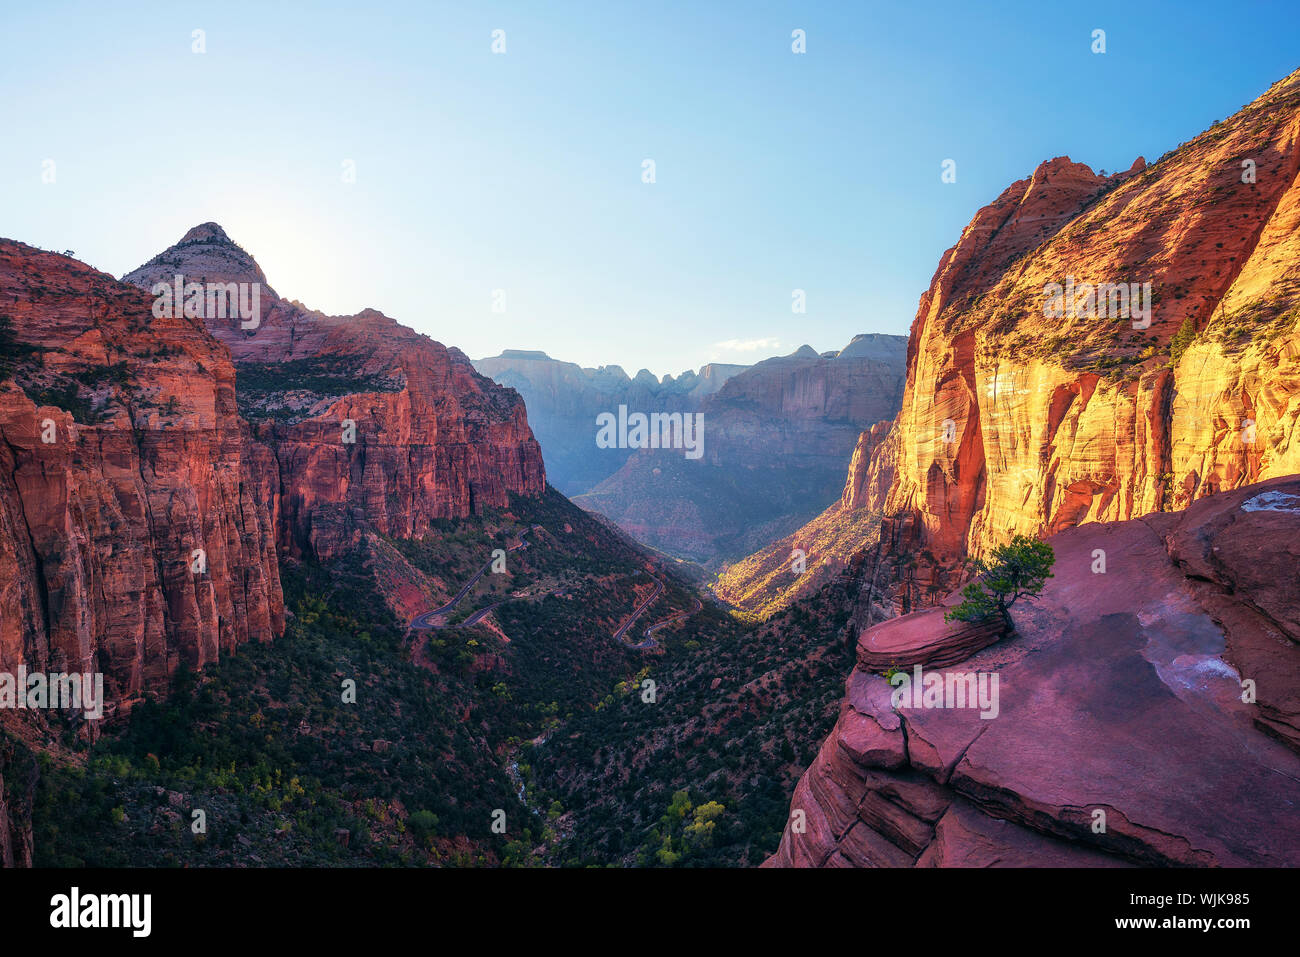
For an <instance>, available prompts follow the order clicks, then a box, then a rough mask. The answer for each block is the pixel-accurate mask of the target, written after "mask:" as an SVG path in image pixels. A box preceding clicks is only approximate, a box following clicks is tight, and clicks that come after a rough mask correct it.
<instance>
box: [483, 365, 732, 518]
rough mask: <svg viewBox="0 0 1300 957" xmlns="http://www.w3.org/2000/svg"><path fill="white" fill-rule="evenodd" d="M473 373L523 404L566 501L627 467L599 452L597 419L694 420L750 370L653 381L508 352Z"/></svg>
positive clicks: (646, 375) (613, 453)
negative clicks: (688, 416)
mask: <svg viewBox="0 0 1300 957" xmlns="http://www.w3.org/2000/svg"><path fill="white" fill-rule="evenodd" d="M474 368H475V369H476V370H478V371H479V372H480V373H482V374H483V375H485V376H488V377H489V378H491V379H493V380H494V381H495V382H496V383H497V384H499V385H504V386H509V387H510V388H512V389H514V390H515V391H517V392H518V393H519V394H520V395H521V396H523V398H524V403H525V404H526V405H527V407H528V421H529V424H530V425H532V428H533V434H534V435H535V436H536V437H537V441H538V442H540V443H541V445H542V454H543V456H544V457H545V459H546V470H547V478H548V479H549V480H550V482H551V484H552V485H554V486H555V487H556V488H557V489H559V490H560V491H561V492H563V493H564V494H565V495H570V496H572V495H579V494H581V493H583V492H587V491H590V490H591V489H592V488H594V487H595V486H596V485H597V484H599V483H600V482H601V481H602V480H604V479H606V478H608V477H609V476H611V475H613V474H614V473H615V472H617V471H618V470H619V468H620V467H621V466H622V465H623V463H624V462H626V461H627V458H628V451H627V450H626V449H602V448H599V447H597V445H596V441H595V438H596V424H595V423H596V416H597V415H599V414H600V413H601V412H617V410H618V407H619V406H620V405H625V406H627V407H628V408H629V409H632V410H637V409H639V410H642V411H647V412H648V411H652V410H653V411H657V412H688V411H689V412H693V411H695V410H697V409H698V408H699V404H700V402H701V401H702V400H703V399H704V398H705V397H706V396H709V395H712V394H713V393H714V392H717V391H718V390H719V389H720V388H722V384H723V383H724V382H726V381H727V380H728V379H730V378H731V377H732V376H734V375H736V374H737V373H739V372H743V371H745V369H747V368H749V367H748V366H743V365H728V364H724V363H710V364H709V365H705V366H702V367H701V368H700V370H699V371H698V372H693V371H690V370H687V371H686V372H683V373H682V374H681V375H680V376H677V377H676V378H674V377H673V376H671V375H666V376H664V377H663V379H662V380H660V379H658V378H656V377H655V376H654V374H653V373H651V372H650V371H649V370H648V369H642V370H641V371H640V372H638V373H637V374H636V375H635V376H629V375H628V374H627V373H626V372H624V371H623V368H622V367H621V366H616V365H608V366H600V367H599V368H595V369H591V368H583V367H581V366H579V365H578V364H577V363H574V362H562V361H560V360H558V359H552V358H551V357H550V356H548V355H547V354H546V353H545V352H538V351H532V350H525V349H507V350H505V351H504V352H502V353H501V355H499V356H492V357H490V358H487V359H477V360H475V362H474Z"/></svg>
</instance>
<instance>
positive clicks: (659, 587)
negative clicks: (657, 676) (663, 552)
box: [614, 578, 664, 648]
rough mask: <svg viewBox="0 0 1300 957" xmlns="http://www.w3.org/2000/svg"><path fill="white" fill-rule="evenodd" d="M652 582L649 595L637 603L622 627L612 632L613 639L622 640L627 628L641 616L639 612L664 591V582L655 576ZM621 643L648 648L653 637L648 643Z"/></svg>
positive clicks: (651, 643) (652, 641) (630, 646)
mask: <svg viewBox="0 0 1300 957" xmlns="http://www.w3.org/2000/svg"><path fill="white" fill-rule="evenodd" d="M654 582H655V590H654V591H652V592H651V593H650V597H649V598H647V599H646V600H645V601H643V602H641V604H639V605H637V606H636V608H635V609H633V611H632V617H631V618H629V619H628V620H627V621H625V622H623V625H622V627H620V628H619V630H618V631H616V632H614V640H615V641H623V636H624V635H625V634H627V630H628V629H629V628H631V627H632V625H633V624H634V623H635V622H636V620H637V619H638V618H640V617H641V612H643V611H645V610H646V608H647V607H649V605H650V603H651V602H652V601H654V600H655V599H656V598H658V597H659V596H660V595H662V594H663V593H664V583H663V582H661V581H660V580H659V579H657V578H656V579H655V580H654ZM623 644H625V645H627V646H628V647H629V648H649V647H650V646H651V645H653V644H654V639H653V638H651V639H649V643H647V642H644V641H643V642H641V643H640V644H635V645H632V644H628V643H627V642H625V641H624V642H623Z"/></svg>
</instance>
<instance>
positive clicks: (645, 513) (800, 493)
mask: <svg viewBox="0 0 1300 957" xmlns="http://www.w3.org/2000/svg"><path fill="white" fill-rule="evenodd" d="M904 355H905V354H904V342H903V339H902V337H901V336H886V335H877V334H868V335H859V336H856V337H854V339H853V341H852V342H850V343H849V344H848V345H847V346H845V347H844V348H843V349H841V350H838V351H834V352H827V353H824V354H819V353H817V352H816V351H814V350H813V349H812V348H811V347H809V346H803V347H802V348H800V349H798V350H797V351H795V352H794V353H791V354H790V355H788V356H780V357H777V358H772V359H766V360H764V361H762V362H759V363H756V364H755V365H754V366H752V367H750V368H749V369H746V370H744V371H743V372H739V373H737V374H736V375H734V376H732V377H731V378H729V379H728V380H727V381H726V382H725V383H724V384H723V385H722V387H721V388H720V389H718V390H717V391H716V392H714V393H713V394H711V395H708V396H706V397H704V399H703V400H702V401H701V402H700V404H699V411H698V413H697V414H699V415H701V416H702V417H703V423H704V434H705V441H704V452H703V456H702V457H701V458H700V459H699V460H690V459H687V458H686V457H684V456H683V455H682V454H680V453H677V452H668V453H665V452H663V451H662V450H656V449H640V450H638V451H636V452H634V453H633V454H631V455H629V456H628V457H627V459H626V461H625V463H624V464H623V465H622V467H621V468H619V470H618V471H617V472H615V473H614V474H613V475H611V476H609V477H608V478H606V479H605V480H603V481H602V482H600V483H599V484H598V485H596V486H595V487H594V488H593V489H591V490H590V491H588V492H586V493H584V494H582V495H578V496H575V497H574V501H575V502H577V503H578V504H579V505H581V506H582V507H583V508H587V509H591V510H594V511H597V512H600V513H601V514H603V515H607V516H608V517H609V518H611V519H613V520H614V521H615V522H616V523H618V525H619V526H620V527H621V528H623V529H624V530H625V531H627V532H628V533H629V534H630V535H632V536H633V537H634V538H636V539H637V540H639V541H642V542H644V543H646V544H648V545H650V546H651V547H653V548H656V549H658V550H660V551H663V552H666V553H668V554H670V555H673V556H675V557H678V558H686V559H689V560H692V561H696V562H700V563H702V564H705V566H706V567H708V568H715V567H718V566H720V564H721V563H723V562H726V561H728V560H735V559H739V558H742V557H744V556H745V555H748V554H749V553H751V552H753V551H754V550H755V549H759V548H762V547H764V546H766V545H768V544H769V543H770V542H772V541H773V540H774V539H778V538H780V537H782V536H783V535H787V534H789V533H790V532H791V531H793V530H795V529H797V528H799V527H800V526H801V525H803V524H804V523H805V522H807V521H808V520H809V519H811V518H812V517H813V516H815V515H817V514H818V513H819V512H821V511H822V510H823V509H825V508H826V507H827V505H828V504H830V503H831V502H833V501H835V499H836V498H837V496H838V495H839V494H840V488H841V485H842V483H843V475H844V469H845V466H846V465H847V464H848V463H849V461H850V460H851V457H852V454H853V450H854V447H855V444H856V443H857V442H858V440H859V436H860V434H861V432H862V431H863V429H866V428H869V427H870V426H871V425H872V424H874V423H876V422H878V421H880V420H882V419H889V418H892V417H893V415H894V414H895V413H896V412H897V411H898V408H899V402H900V401H901V398H902V393H903V385H904V366H903V361H904ZM589 430H590V428H589Z"/></svg>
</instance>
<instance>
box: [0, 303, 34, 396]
mask: <svg viewBox="0 0 1300 957" xmlns="http://www.w3.org/2000/svg"><path fill="white" fill-rule="evenodd" d="M39 353H40V350H39V349H37V348H36V347H35V346H30V345H28V344H27V343H25V342H19V341H18V336H17V335H16V334H15V333H14V321H13V319H12V318H11V317H10V316H7V315H5V314H4V313H0V382H8V381H9V380H10V379H12V378H13V376H14V373H15V372H16V371H17V370H18V368H19V366H21V365H22V364H23V363H24V362H26V361H27V359H28V358H29V357H31V356H33V355H37V354H39Z"/></svg>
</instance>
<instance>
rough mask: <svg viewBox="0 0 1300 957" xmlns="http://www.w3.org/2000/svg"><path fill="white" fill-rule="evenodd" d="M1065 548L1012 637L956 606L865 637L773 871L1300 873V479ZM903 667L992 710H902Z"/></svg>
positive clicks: (923, 704) (1119, 527)
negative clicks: (895, 680)
mask: <svg viewBox="0 0 1300 957" xmlns="http://www.w3.org/2000/svg"><path fill="white" fill-rule="evenodd" d="M1050 541H1051V543H1052V545H1053V547H1054V549H1055V553H1056V565H1055V577H1054V578H1053V579H1051V580H1050V581H1049V582H1048V583H1047V587H1046V588H1045V589H1044V591H1043V594H1042V597H1041V600H1039V601H1036V602H1032V603H1024V602H1022V603H1018V604H1016V605H1015V606H1014V607H1013V609H1012V617H1013V619H1014V621H1015V626H1016V634H1015V635H1014V636H1013V637H1011V638H1007V639H1003V640H1002V641H999V642H997V643H996V644H992V645H989V640H990V639H989V636H988V635H984V634H980V633H979V629H978V628H971V627H967V628H965V629H962V630H957V628H956V627H955V626H952V625H948V624H945V623H944V621H943V609H941V608H929V609H926V610H924V611H920V612H916V613H913V614H911V615H906V616H902V617H899V618H893V619H890V620H889V621H886V622H884V623H883V624H878V625H875V626H874V627H872V628H869V629H866V630H864V631H863V632H862V633H861V634H860V635H859V636H858V646H857V647H858V665H857V667H856V668H855V669H854V671H853V673H852V675H851V676H850V677H849V680H848V682H847V686H846V694H845V698H844V701H843V703H842V705H841V711H840V717H839V721H838V723H837V724H836V725H835V727H834V729H833V730H832V731H831V733H830V735H829V736H828V737H827V739H826V741H825V743H824V744H823V746H822V748H821V751H820V752H819V754H818V756H817V758H816V759H815V760H814V761H813V763H812V765H811V766H810V767H809V768H808V770H807V771H806V772H805V774H804V776H803V778H802V779H801V780H800V782H799V784H798V786H797V788H796V789H795V792H794V797H793V799H792V800H791V804H790V808H791V814H790V820H789V823H788V824H787V827H786V830H785V834H784V836H783V837H782V839H781V844H780V847H779V848H778V850H777V851H776V853H775V854H774V855H773V856H772V857H771V858H770V859H769V860H768V862H767V866H784V867H790V866H794V867H806V866H811V867H818V866H826V867H911V866H918V867H940V866H943V867H990V866H1003V867H1005V866H1037V867H1095V866H1115V865H1125V864H1146V865H1165V866H1168V865H1173V866H1218V865H1221V866H1238V867H1240V866H1290V867H1294V866H1296V865H1297V864H1300V831H1297V829H1296V827H1295V821H1296V794H1297V791H1296V781H1297V780H1300V644H1298V643H1297V642H1300V478H1297V477H1290V478H1281V479H1274V480H1271V481H1269V482H1265V483H1261V484H1258V485H1253V486H1248V487H1246V488H1242V489H1238V490H1235V491H1231V492H1224V493H1220V494H1218V495H1214V496H1211V497H1208V498H1204V499H1201V500H1198V501H1197V502H1196V503H1195V504H1194V505H1193V506H1192V507H1190V508H1189V509H1187V510H1186V511H1184V512H1180V513H1177V514H1170V515H1149V516H1146V517H1144V518H1140V519H1134V520H1131V521H1127V522H1116V523H1105V524H1103V523H1090V524H1087V525H1081V526H1079V527H1077V528H1073V529H1069V530H1067V531H1065V532H1062V533H1060V534H1058V535H1056V536H1054V537H1053V538H1051V539H1050ZM1098 550H1100V551H1101V552H1103V553H1104V557H1105V564H1104V565H1102V566H1099V565H1098V559H1097V555H1098ZM956 598H957V596H952V597H951V598H950V599H949V600H950V601H955V600H956ZM993 637H996V636H993ZM887 662H896V663H897V667H898V668H899V670H901V671H903V672H905V673H907V674H909V675H913V674H914V672H913V666H915V665H917V664H919V665H921V667H922V669H923V674H936V675H940V676H942V677H943V682H944V685H946V686H951V687H954V688H955V681H956V678H957V676H960V675H976V676H978V675H980V674H983V675H984V676H986V683H985V687H986V689H987V688H991V687H993V686H991V685H989V684H988V681H987V679H988V678H989V676H993V675H996V676H997V678H998V684H997V685H996V689H997V694H996V696H995V697H986V698H985V700H984V701H981V702H980V704H981V705H983V704H986V703H988V702H995V705H994V706H993V707H984V708H982V709H981V708H980V707H970V706H966V707H963V706H961V705H962V698H964V697H965V696H964V695H963V696H962V697H956V696H955V695H954V696H953V697H951V698H948V699H946V700H945V699H942V697H941V696H939V695H936V696H935V698H934V699H933V700H930V699H918V700H912V701H903V700H900V701H898V702H897V703H895V702H893V701H891V694H892V693H893V692H894V690H895V689H894V688H893V687H891V685H890V684H889V683H888V682H887V681H886V680H885V678H884V677H882V674H881V673H882V671H884V670H885V668H886V667H888V665H887ZM949 676H952V677H949ZM1244 679H1250V680H1251V681H1252V682H1254V685H1255V693H1254V695H1253V696H1248V695H1246V694H1245V693H1244V692H1243V683H1242V682H1243V680H1244ZM976 680H977V681H978V680H979V679H978V678H977V679H976ZM966 686H967V687H969V684H967V685H966ZM1247 698H1250V700H1246V699H1247ZM967 703H968V704H969V699H968V702H967ZM940 704H942V705H945V706H938V705H940ZM954 705H956V706H955V707H954ZM985 715H986V716H985ZM1099 812H1100V814H1099Z"/></svg>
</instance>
